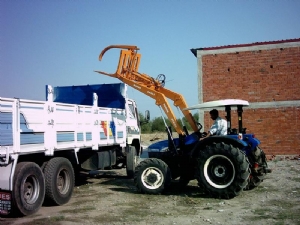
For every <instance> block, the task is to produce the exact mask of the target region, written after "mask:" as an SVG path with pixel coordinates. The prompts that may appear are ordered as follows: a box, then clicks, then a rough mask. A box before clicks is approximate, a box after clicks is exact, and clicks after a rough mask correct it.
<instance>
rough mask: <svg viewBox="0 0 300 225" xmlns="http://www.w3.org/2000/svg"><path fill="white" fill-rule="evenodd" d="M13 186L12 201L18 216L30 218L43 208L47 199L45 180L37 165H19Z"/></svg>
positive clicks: (26, 163)
mask: <svg viewBox="0 0 300 225" xmlns="http://www.w3.org/2000/svg"><path fill="white" fill-rule="evenodd" d="M13 185H14V187H13V192H12V201H13V208H14V209H15V212H16V214H17V215H18V214H20V215H23V216H28V215H31V214H33V213H35V212H37V211H38V210H39V209H40V208H41V206H42V204H43V202H44V197H45V179H44V174H43V172H42V170H41V168H40V167H39V166H38V165H37V164H35V163H33V162H20V163H18V164H17V166H16V169H15V175H14V183H13Z"/></svg>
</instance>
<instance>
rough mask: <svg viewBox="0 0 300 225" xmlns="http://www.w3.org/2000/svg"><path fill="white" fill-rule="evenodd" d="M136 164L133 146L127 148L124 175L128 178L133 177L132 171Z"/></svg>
mask: <svg viewBox="0 0 300 225" xmlns="http://www.w3.org/2000/svg"><path fill="white" fill-rule="evenodd" d="M136 164H137V155H136V150H135V147H134V146H128V152H127V155H126V174H127V177H128V178H133V177H134V171H135V167H136Z"/></svg>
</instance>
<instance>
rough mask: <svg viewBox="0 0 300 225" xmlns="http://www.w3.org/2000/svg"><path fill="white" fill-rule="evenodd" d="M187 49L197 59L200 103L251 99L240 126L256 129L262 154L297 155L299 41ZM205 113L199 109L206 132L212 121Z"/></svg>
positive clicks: (299, 147)
mask: <svg viewBox="0 0 300 225" xmlns="http://www.w3.org/2000/svg"><path fill="white" fill-rule="evenodd" d="M191 51H192V53H193V54H194V55H195V56H196V57H197V63H198V88H199V103H202V102H207V101H213V100H218V99H226V98H238V99H244V100H247V101H249V103H250V106H249V107H245V108H244V113H243V127H246V128H247V133H255V135H256V137H257V138H258V139H260V141H261V147H262V149H263V150H264V151H265V152H266V154H267V155H300V39H291V40H283V41H272V42H259V43H252V44H241V45H230V46H221V47H209V48H197V49H191ZM207 111H208V110H207ZM207 111H204V112H203V111H200V112H199V113H200V122H201V123H202V124H204V129H205V130H207V129H208V128H209V127H210V126H211V124H212V122H213V121H212V120H211V119H210V117H209V113H208V112H207ZM232 115H236V113H235V112H233V113H232ZM221 116H222V117H223V118H224V116H225V113H223V112H222V113H221ZM234 122H236V123H234ZM232 127H237V118H234V117H233V118H232Z"/></svg>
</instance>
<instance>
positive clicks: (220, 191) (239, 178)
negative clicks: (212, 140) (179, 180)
mask: <svg viewBox="0 0 300 225" xmlns="http://www.w3.org/2000/svg"><path fill="white" fill-rule="evenodd" d="M197 161H198V166H197V169H196V176H197V180H198V184H199V186H200V187H201V188H203V190H204V191H205V192H207V193H208V194H209V195H210V196H212V197H217V198H232V197H235V196H237V195H239V193H240V192H241V191H243V189H244V188H245V186H246V185H247V183H248V177H249V174H250V173H249V163H248V162H247V159H246V157H245V155H244V153H243V152H241V151H240V150H239V149H238V148H235V147H233V146H231V145H227V144H224V143H217V144H213V145H210V146H207V147H206V148H205V149H204V150H203V151H201V152H200V156H199V158H198V160H197Z"/></svg>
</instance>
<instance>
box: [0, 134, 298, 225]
mask: <svg viewBox="0 0 300 225" xmlns="http://www.w3.org/2000/svg"><path fill="white" fill-rule="evenodd" d="M147 138H148V139H145V142H144V144H145V145H148V144H149V143H150V139H153V138H154V136H151V137H149V136H148V137H147ZM154 139H155V138H154ZM156 139H157V138H156ZM144 155H145V153H144V154H143V155H142V157H144ZM269 168H271V169H272V170H273V171H272V173H271V174H268V175H267V177H266V179H265V180H264V182H262V183H261V184H260V186H259V187H257V188H255V189H253V190H250V191H244V192H242V193H241V194H240V195H239V196H237V197H235V198H233V199H229V200H224V199H214V198H208V197H207V196H205V195H204V194H203V193H202V192H201V191H200V189H199V188H198V187H197V182H196V181H195V180H193V181H191V182H190V183H189V185H188V186H187V187H186V188H185V189H183V190H181V189H179V188H178V187H177V185H176V183H173V184H172V185H171V187H170V189H169V190H168V191H167V192H166V193H164V194H162V195H144V194H139V193H137V191H136V189H135V186H134V184H133V180H132V179H128V178H126V171H125V169H121V170H110V171H95V172H94V173H91V174H83V175H82V182H81V184H80V185H78V186H76V187H75V189H74V193H73V197H72V198H71V200H70V202H69V203H67V204H66V205H63V206H51V207H49V206H48V207H47V206H43V207H42V208H41V209H40V210H39V211H38V212H37V213H36V214H34V215H31V216H27V217H23V218H0V224H6V225H19V224H23V225H40V224H54V225H58V224H61V225H79V224H115V225H127V224H133V225H135V224H141V225H143V224H145V225H146V224H157V225H161V224H166V225H168V224H170V225H175V224H177V225H184V224H229V225H233V224H270V225H271V224H272V225H280V224H290V225H293V224H295V225H297V224H300V204H299V203H300V156H297V157H279V156H277V157H274V158H273V159H272V161H269Z"/></svg>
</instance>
